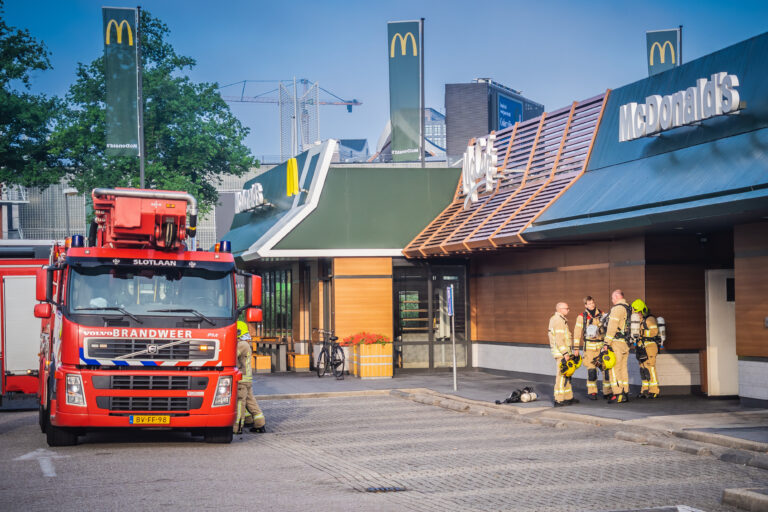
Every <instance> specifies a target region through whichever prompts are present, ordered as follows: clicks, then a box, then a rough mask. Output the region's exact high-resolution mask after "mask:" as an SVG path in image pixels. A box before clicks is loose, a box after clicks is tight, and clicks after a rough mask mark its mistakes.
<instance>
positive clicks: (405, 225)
mask: <svg viewBox="0 0 768 512" xmlns="http://www.w3.org/2000/svg"><path fill="white" fill-rule="evenodd" d="M460 174H461V169H456V168H424V169H422V168H391V167H390V168H382V167H331V169H330V170H329V172H328V178H327V179H326V182H325V185H324V187H323V192H322V194H321V196H320V202H319V203H318V205H317V208H316V209H315V211H313V212H312V213H311V214H310V215H309V216H308V217H307V218H306V219H304V221H302V222H301V224H299V225H298V226H297V227H296V228H294V229H293V230H292V231H291V232H290V233H289V234H288V235H287V236H285V237H284V238H283V240H282V241H280V242H279V243H278V244H277V245H276V246H275V249H276V250H313V249H314V250H318V249H392V248H398V249H401V248H403V247H405V246H406V245H407V244H408V243H409V242H410V241H411V240H413V238H414V237H415V236H416V235H417V234H418V233H419V232H420V231H421V230H422V229H423V228H424V227H425V226H426V225H427V224H429V223H430V222H431V221H432V220H433V219H434V218H435V217H436V216H437V215H439V214H440V212H441V211H442V210H443V208H445V206H446V205H448V204H449V203H450V202H451V200H452V198H453V195H454V193H455V191H456V185H457V183H458V180H459V175H460Z"/></svg>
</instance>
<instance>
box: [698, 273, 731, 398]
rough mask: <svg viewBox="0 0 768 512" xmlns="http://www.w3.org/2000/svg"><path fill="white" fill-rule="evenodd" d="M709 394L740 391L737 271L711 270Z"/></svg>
mask: <svg viewBox="0 0 768 512" xmlns="http://www.w3.org/2000/svg"><path fill="white" fill-rule="evenodd" d="M705 289H706V294H707V365H706V366H707V374H706V375H704V376H702V378H703V379H707V394H708V395H709V396H736V395H738V394H739V359H738V357H737V355H736V301H735V289H734V273H733V270H732V269H730V270H707V271H706V274H705Z"/></svg>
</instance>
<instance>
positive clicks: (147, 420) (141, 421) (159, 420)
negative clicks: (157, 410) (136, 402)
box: [128, 414, 171, 425]
mask: <svg viewBox="0 0 768 512" xmlns="http://www.w3.org/2000/svg"><path fill="white" fill-rule="evenodd" d="M128 418H129V421H130V422H131V425H170V424H171V417H170V416H149V415H146V416H145V415H137V414H134V415H131V416H129V417H128Z"/></svg>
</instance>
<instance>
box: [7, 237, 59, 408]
mask: <svg viewBox="0 0 768 512" xmlns="http://www.w3.org/2000/svg"><path fill="white" fill-rule="evenodd" d="M51 243H52V242H51V241H50V240H48V241H45V240H2V241H0V410H13V409H30V408H35V407H37V401H38V400H37V394H36V393H37V388H38V381H37V379H38V375H37V366H38V365H37V360H38V357H37V351H38V340H39V339H40V330H39V328H38V325H39V323H40V321H39V320H35V317H34V316H33V315H32V308H33V307H34V305H35V276H36V275H37V270H38V269H39V268H41V267H42V266H43V265H45V264H47V263H48V255H49V253H50V252H51V251H50V247H51Z"/></svg>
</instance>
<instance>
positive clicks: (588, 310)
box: [573, 295, 612, 400]
mask: <svg viewBox="0 0 768 512" xmlns="http://www.w3.org/2000/svg"><path fill="white" fill-rule="evenodd" d="M602 317H603V311H601V310H600V309H598V308H597V304H596V303H595V299H593V298H592V297H591V296H589V295H587V296H586V297H584V312H583V313H581V314H580V315H579V316H578V317H576V325H575V326H574V327H573V345H574V346H575V347H581V340H582V339H583V340H584V363H585V364H586V366H587V398H589V399H590V400H597V375H598V370H597V367H596V365H595V362H594V361H595V359H597V357H599V355H600V351H601V350H602V349H603V346H604V345H605V341H604V338H605V333H603V332H602V331H601V329H600V323H601V320H602ZM602 373H603V387H602V391H603V397H605V398H607V397H610V395H611V394H612V389H611V378H610V376H609V371H608V370H605V371H604V372H602Z"/></svg>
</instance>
